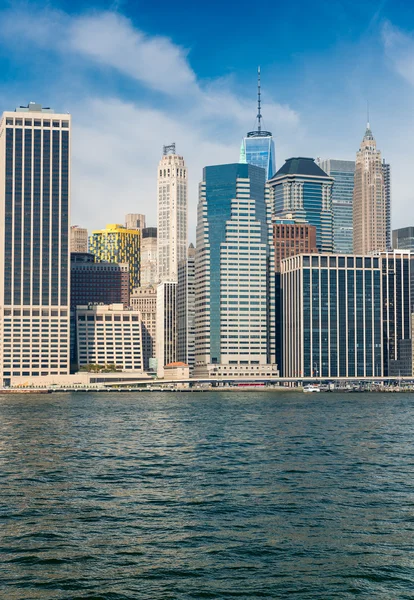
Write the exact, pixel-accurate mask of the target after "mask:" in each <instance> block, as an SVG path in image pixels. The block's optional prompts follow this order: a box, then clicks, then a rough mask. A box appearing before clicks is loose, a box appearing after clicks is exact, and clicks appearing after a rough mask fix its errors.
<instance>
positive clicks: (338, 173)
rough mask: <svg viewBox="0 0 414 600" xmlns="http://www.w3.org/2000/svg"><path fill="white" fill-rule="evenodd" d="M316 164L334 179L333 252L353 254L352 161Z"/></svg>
mask: <svg viewBox="0 0 414 600" xmlns="http://www.w3.org/2000/svg"><path fill="white" fill-rule="evenodd" d="M316 163H317V164H318V165H319V166H320V167H321V169H322V170H323V171H325V173H326V174H327V175H330V176H331V177H333V178H334V184H333V187H332V217H333V251H334V252H338V253H340V254H352V252H353V221H352V197H353V193H354V173H355V161H354V160H334V159H331V158H328V159H326V160H320V159H318V160H317V161H316Z"/></svg>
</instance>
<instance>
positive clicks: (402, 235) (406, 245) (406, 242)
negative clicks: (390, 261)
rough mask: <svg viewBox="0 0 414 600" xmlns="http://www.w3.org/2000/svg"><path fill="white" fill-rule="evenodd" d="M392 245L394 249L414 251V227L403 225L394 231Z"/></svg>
mask: <svg viewBox="0 0 414 600" xmlns="http://www.w3.org/2000/svg"><path fill="white" fill-rule="evenodd" d="M392 247H393V248H394V250H397V249H398V250H413V251H414V227H402V228H401V229H394V230H393V232H392Z"/></svg>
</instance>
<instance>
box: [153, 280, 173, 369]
mask: <svg viewBox="0 0 414 600" xmlns="http://www.w3.org/2000/svg"><path fill="white" fill-rule="evenodd" d="M155 348H156V359H157V375H158V377H164V367H165V365H169V364H170V363H173V362H176V360H177V283H176V282H175V281H164V282H163V283H160V284H159V285H158V286H157V325H156V346H155Z"/></svg>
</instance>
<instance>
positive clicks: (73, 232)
mask: <svg viewBox="0 0 414 600" xmlns="http://www.w3.org/2000/svg"><path fill="white" fill-rule="evenodd" d="M70 251H71V252H82V253H85V252H88V230H87V229H85V228H84V227H79V226H78V225H72V227H71V228H70Z"/></svg>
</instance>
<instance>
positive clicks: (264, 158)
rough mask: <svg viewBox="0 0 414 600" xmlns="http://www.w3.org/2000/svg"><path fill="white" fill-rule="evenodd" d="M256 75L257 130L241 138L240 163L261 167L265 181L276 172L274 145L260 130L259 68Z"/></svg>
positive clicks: (266, 133)
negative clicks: (264, 174)
mask: <svg viewBox="0 0 414 600" xmlns="http://www.w3.org/2000/svg"><path fill="white" fill-rule="evenodd" d="M257 75H258V86H257V130H256V131H249V133H248V134H247V136H246V137H245V138H243V141H242V145H241V148H240V162H241V163H248V164H249V165H255V166H256V167H262V169H264V170H265V173H266V180H268V179H270V178H271V177H273V175H274V174H275V172H276V157H275V143H274V141H273V136H272V134H271V132H270V131H263V130H262V113H261V91H260V67H259V69H258V73H257Z"/></svg>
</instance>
